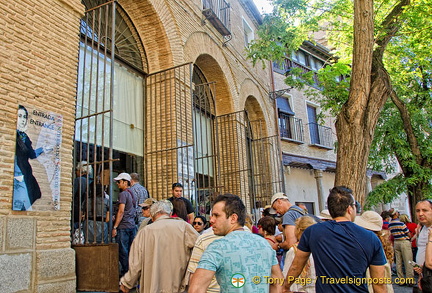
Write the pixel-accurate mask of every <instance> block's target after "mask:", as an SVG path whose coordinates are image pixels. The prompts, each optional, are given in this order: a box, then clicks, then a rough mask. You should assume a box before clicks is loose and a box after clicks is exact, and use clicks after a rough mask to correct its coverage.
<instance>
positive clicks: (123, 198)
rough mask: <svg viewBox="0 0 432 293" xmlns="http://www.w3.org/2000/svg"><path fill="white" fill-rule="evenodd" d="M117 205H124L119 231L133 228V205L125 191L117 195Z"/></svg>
mask: <svg viewBox="0 0 432 293" xmlns="http://www.w3.org/2000/svg"><path fill="white" fill-rule="evenodd" d="M118 201H119V203H122V204H124V205H125V209H124V214H123V218H122V220H121V222H120V224H119V226H118V228H119V229H131V228H134V227H135V205H134V203H133V200H132V194H131V193H130V192H129V191H127V190H125V191H122V192H120V193H119V197H118Z"/></svg>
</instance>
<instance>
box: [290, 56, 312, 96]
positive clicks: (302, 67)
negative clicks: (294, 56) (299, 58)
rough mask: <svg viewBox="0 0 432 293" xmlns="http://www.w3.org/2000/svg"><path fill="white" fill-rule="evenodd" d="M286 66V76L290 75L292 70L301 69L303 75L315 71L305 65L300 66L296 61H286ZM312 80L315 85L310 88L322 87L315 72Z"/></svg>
mask: <svg viewBox="0 0 432 293" xmlns="http://www.w3.org/2000/svg"><path fill="white" fill-rule="evenodd" d="M285 66H286V72H285V75H287V74H289V71H290V69H291V68H300V69H301V70H302V73H307V72H310V71H313V70H312V69H310V68H309V67H307V66H305V65H303V64H300V63H298V62H296V61H293V60H291V59H286V64H285ZM312 79H313V83H312V84H310V86H312V87H315V88H318V89H319V88H320V86H319V81H318V75H317V74H316V72H314V74H313V76H312Z"/></svg>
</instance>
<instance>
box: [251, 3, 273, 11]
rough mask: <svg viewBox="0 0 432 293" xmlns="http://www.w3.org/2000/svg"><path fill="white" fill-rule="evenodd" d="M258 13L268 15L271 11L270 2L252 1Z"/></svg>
mask: <svg viewBox="0 0 432 293" xmlns="http://www.w3.org/2000/svg"><path fill="white" fill-rule="evenodd" d="M253 1H254V3H255V5H256V7H257V8H258V10H259V12H261V13H262V12H263V11H264V12H265V13H270V12H271V11H272V6H271V4H270V0H253Z"/></svg>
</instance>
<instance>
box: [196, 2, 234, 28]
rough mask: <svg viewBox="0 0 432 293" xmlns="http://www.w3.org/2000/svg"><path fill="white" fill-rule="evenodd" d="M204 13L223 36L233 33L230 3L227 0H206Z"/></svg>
mask: <svg viewBox="0 0 432 293" xmlns="http://www.w3.org/2000/svg"><path fill="white" fill-rule="evenodd" d="M202 13H203V15H204V16H205V18H206V19H207V20H208V21H210V23H211V24H212V25H213V26H214V27H215V28H216V29H217V30H218V32H220V33H221V34H222V35H223V36H229V35H231V23H230V5H229V3H228V2H226V1H225V0H204V1H203V11H202Z"/></svg>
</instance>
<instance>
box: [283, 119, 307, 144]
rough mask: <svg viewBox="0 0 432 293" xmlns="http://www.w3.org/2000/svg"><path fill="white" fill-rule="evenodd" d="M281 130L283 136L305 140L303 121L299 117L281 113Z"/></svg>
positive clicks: (295, 139) (298, 140) (294, 139)
mask: <svg viewBox="0 0 432 293" xmlns="http://www.w3.org/2000/svg"><path fill="white" fill-rule="evenodd" d="M279 130H280V135H281V138H286V139H289V140H293V141H296V142H303V141H304V131H303V123H302V120H301V119H299V118H295V117H294V116H292V115H287V114H284V113H279Z"/></svg>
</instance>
